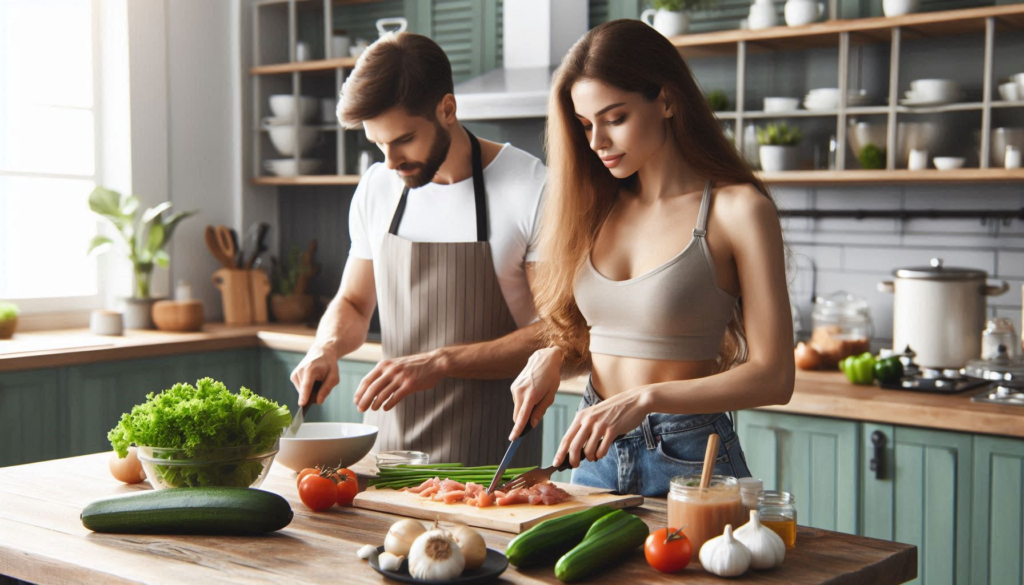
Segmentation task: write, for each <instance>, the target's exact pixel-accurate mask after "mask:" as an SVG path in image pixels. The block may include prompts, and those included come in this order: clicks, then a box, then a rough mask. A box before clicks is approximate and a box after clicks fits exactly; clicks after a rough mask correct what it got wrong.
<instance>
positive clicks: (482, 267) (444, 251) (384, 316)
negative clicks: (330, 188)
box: [363, 130, 543, 467]
mask: <svg viewBox="0 0 1024 585" xmlns="http://www.w3.org/2000/svg"><path fill="white" fill-rule="evenodd" d="M466 133H467V134H469V140H470V143H471V144H472V148H473V191H474V196H475V200H476V224H477V241H476V242H451V243H447V242H444V243H439V242H411V241H409V240H406V239H403V238H400V237H398V235H397V234H398V226H399V225H400V224H401V221H402V215H403V214H404V213H405V204H406V200H407V199H408V195H409V188H408V187H406V188H405V189H404V190H403V191H402V197H401V199H400V200H399V202H398V207H397V208H396V209H395V214H394V217H393V218H392V220H391V228H390V229H389V230H388V233H387V234H385V235H384V242H383V244H382V245H381V250H380V251H379V253H378V254H377V257H376V258H375V259H374V263H373V271H374V279H375V280H376V288H377V304H378V307H379V309H380V310H379V313H380V324H381V338H382V342H383V350H384V358H385V359H391V358H396V357H402V356H409V355H415V354H419V353H424V352H428V351H432V350H434V349H437V348H440V347H448V346H451V345H464V344H471V343H478V342H483V341H490V340H492V339H497V338H499V337H502V336H504V335H507V334H509V333H511V332H513V331H515V330H516V323H515V320H514V319H513V318H512V313H511V312H510V311H509V309H508V305H507V304H506V303H505V297H504V296H502V294H501V287H500V286H499V285H498V277H497V275H496V274H495V272H494V261H493V258H492V256H491V246H490V243H489V242H488V241H487V199H486V196H485V191H484V178H483V166H482V164H481V157H480V142H479V141H478V140H477V139H476V137H475V136H473V135H472V134H471V133H469V131H468V130H467V131H466ZM512 382H513V379H511V378H510V379H502V380H471V379H465V378H445V379H443V380H441V382H440V383H438V384H437V386H434V387H433V388H430V389H428V390H425V391H423V392H417V393H415V394H412V395H411V396H408V397H406V398H405V399H404V400H402V401H401V402H399V403H398V404H397V405H396V406H395V408H393V409H392V410H390V411H388V412H385V411H383V410H377V411H374V410H368V411H367V412H366V413H365V415H364V419H363V420H364V422H365V423H366V424H371V425H374V426H376V427H378V429H380V430H379V432H378V433H377V443H376V445H375V449H376V450H380V451H390V450H395V449H403V450H404V449H412V450H417V451H423V452H425V453H429V454H430V462H431V463H454V462H460V463H463V464H465V465H467V466H477V465H497V464H498V463H500V462H501V458H502V456H503V455H504V454H505V450H506V449H507V448H508V444H509V443H508V434H509V433H510V432H511V431H512V425H513V421H512V408H513V402H512V394H511V390H510V388H511V386H512ZM538 426H539V425H538ZM542 437H543V431H542V429H534V432H532V433H530V434H529V435H527V436H526V438H524V439H523V444H522V445H520V447H519V450H518V452H517V453H516V456H515V458H514V459H513V464H512V466H513V467H522V466H526V465H539V464H540V457H541V440H542Z"/></svg>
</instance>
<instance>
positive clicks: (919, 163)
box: [907, 148, 928, 171]
mask: <svg viewBox="0 0 1024 585" xmlns="http://www.w3.org/2000/svg"><path fill="white" fill-rule="evenodd" d="M907 168H908V169H910V170H912V171H923V170H924V169H927V168H928V151H927V150H923V149H919V148H912V149H910V156H909V157H908V158H907Z"/></svg>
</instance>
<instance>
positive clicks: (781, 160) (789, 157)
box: [759, 144, 796, 173]
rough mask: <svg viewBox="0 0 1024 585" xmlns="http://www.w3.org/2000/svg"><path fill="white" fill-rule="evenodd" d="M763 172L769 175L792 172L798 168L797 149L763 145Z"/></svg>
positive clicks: (761, 154) (761, 152)
mask: <svg viewBox="0 0 1024 585" xmlns="http://www.w3.org/2000/svg"><path fill="white" fill-rule="evenodd" d="M759 152H760V158H761V170H763V171H765V172H768V173H777V172H779V171H792V170H794V169H795V168H796V147H795V146H782V145H778V144H762V145H761V148H760V149H759Z"/></svg>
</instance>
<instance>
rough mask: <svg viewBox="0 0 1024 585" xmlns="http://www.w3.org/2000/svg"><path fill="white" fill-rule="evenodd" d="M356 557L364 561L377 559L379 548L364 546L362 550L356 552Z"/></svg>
mask: <svg viewBox="0 0 1024 585" xmlns="http://www.w3.org/2000/svg"><path fill="white" fill-rule="evenodd" d="M356 556H357V557H359V558H361V559H363V560H364V561H365V560H366V559H369V558H372V557H375V556H377V547H375V546H373V545H372V544H364V545H363V547H362V548H360V549H359V550H357V551H356Z"/></svg>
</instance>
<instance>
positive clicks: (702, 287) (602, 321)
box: [574, 181, 737, 361]
mask: <svg viewBox="0 0 1024 585" xmlns="http://www.w3.org/2000/svg"><path fill="white" fill-rule="evenodd" d="M710 206H711V181H708V182H707V184H706V185H705V186H704V194H703V195H702V196H701V200H700V211H699V212H698V214H697V227H696V229H694V230H693V238H692V239H691V240H690V243H689V244H687V246H686V247H685V248H683V251H682V252H680V253H679V254H677V255H676V256H675V257H674V258H672V259H671V260H669V261H668V262H666V263H664V264H662V265H661V266H658V267H657V268H655V269H653V270H651V271H649V272H646V273H644V274H641V275H640V276H637V277H636V278H630V279H629V280H611V279H609V278H606V277H604V276H602V275H601V274H600V273H599V272H598V271H597V269H596V268H594V263H593V261H592V260H591V259H590V256H589V255H588V256H587V261H586V263H585V264H584V265H583V268H582V269H581V270H580V272H579V275H578V276H577V277H576V283H575V287H574V293H575V296H576V304H577V305H579V308H580V311H581V312H582V313H583V316H584V317H585V318H586V320H587V324H588V325H589V326H590V351H591V353H597V354H606V355H614V356H621V357H635V358H645V359H655V360H673V361H695V360H710V359H715V358H716V357H718V351H719V346H720V345H721V343H722V337H723V336H724V335H725V328H726V326H727V325H728V324H729V320H730V319H731V318H732V315H733V309H734V307H735V306H736V300H737V297H734V296H732V295H730V294H729V293H727V292H725V291H723V290H722V289H721V288H719V287H718V282H717V278H716V276H715V267H714V261H713V260H712V258H711V251H710V250H709V249H708V244H707V242H706V241H705V238H704V236H705V235H706V234H707V231H706V226H707V217H708V208H709V207H710Z"/></svg>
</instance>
